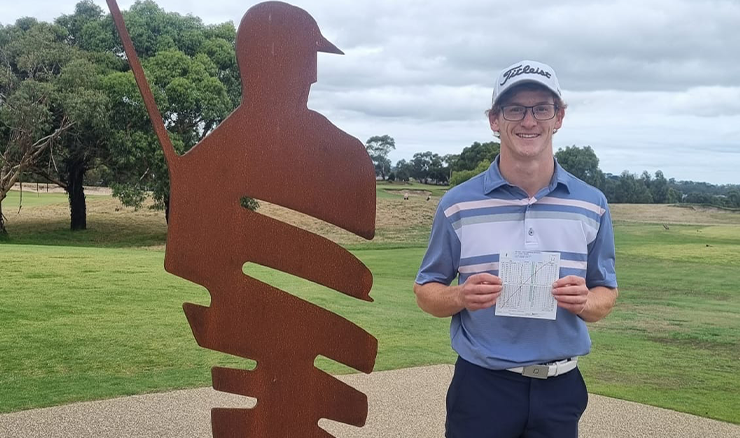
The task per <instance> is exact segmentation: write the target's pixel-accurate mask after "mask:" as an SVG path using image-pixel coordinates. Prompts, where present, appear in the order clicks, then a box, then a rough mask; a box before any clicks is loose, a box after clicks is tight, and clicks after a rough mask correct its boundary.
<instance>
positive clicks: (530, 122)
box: [522, 108, 537, 126]
mask: <svg viewBox="0 0 740 438" xmlns="http://www.w3.org/2000/svg"><path fill="white" fill-rule="evenodd" d="M522 125H523V126H535V125H537V119H535V118H534V108H525V109H524V118H523V119H522Z"/></svg>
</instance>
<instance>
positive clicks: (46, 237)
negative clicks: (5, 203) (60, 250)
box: [0, 216, 167, 248]
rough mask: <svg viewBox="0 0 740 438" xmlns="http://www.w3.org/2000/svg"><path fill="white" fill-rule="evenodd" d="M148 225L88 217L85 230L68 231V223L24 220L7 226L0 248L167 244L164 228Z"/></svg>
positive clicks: (151, 245)
mask: <svg viewBox="0 0 740 438" xmlns="http://www.w3.org/2000/svg"><path fill="white" fill-rule="evenodd" d="M152 222H154V221H140V220H137V221H132V220H119V219H118V218H111V217H96V216H92V217H90V218H88V223H87V229H86V230H79V231H71V230H70V229H69V222H68V220H60V219H52V220H44V219H31V220H24V221H23V222H22V223H18V224H17V225H16V226H13V224H11V225H10V226H8V235H7V236H6V237H4V238H0V245H49V246H80V247H98V248H100V247H102V248H136V247H156V246H162V245H164V244H165V242H166V241H167V227H166V226H162V225H159V224H155V223H152Z"/></svg>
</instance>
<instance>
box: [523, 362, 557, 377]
mask: <svg viewBox="0 0 740 438" xmlns="http://www.w3.org/2000/svg"><path fill="white" fill-rule="evenodd" d="M548 371H550V367H549V366H547V365H529V366H526V367H524V368H523V369H522V376H526V377H532V378H535V379H547V373H548Z"/></svg>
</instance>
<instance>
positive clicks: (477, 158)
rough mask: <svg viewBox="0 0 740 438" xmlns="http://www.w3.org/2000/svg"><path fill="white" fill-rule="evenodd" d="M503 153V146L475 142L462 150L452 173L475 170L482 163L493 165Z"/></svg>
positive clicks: (491, 142)
mask: <svg viewBox="0 0 740 438" xmlns="http://www.w3.org/2000/svg"><path fill="white" fill-rule="evenodd" d="M500 152H501V144H499V143H497V142H494V141H489V142H486V143H479V142H477V141H476V142H474V143H473V144H472V145H470V146H468V147H466V148H465V149H463V150H462V152H461V153H460V155H459V156H458V157H457V159H456V160H454V163H452V171H453V172H454V171H461V170H474V169H476V168H477V167H478V165H479V164H480V163H481V162H482V161H488V162H489V163H492V162H493V160H494V159H495V158H496V155H498V154H499V153H500Z"/></svg>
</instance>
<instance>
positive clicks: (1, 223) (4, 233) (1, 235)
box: [0, 201, 8, 240]
mask: <svg viewBox="0 0 740 438" xmlns="http://www.w3.org/2000/svg"><path fill="white" fill-rule="evenodd" d="M7 237H8V230H6V229H5V216H3V201H0V240H3V239H6V238H7Z"/></svg>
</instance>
